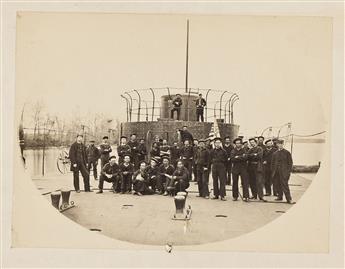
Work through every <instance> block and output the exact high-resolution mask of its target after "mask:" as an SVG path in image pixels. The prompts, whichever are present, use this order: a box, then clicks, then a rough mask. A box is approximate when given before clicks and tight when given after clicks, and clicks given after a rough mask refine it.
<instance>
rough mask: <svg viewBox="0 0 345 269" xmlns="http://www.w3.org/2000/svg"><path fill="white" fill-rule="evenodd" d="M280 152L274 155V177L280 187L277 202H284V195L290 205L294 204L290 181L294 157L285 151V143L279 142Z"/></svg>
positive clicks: (272, 166)
mask: <svg viewBox="0 0 345 269" xmlns="http://www.w3.org/2000/svg"><path fill="white" fill-rule="evenodd" d="M277 147H278V150H277V151H275V152H274V153H273V155H272V164H271V170H272V177H273V178H274V181H276V182H277V185H278V197H277V199H276V200H277V201H281V200H283V194H284V195H285V198H286V201H287V203H289V204H292V203H294V202H293V201H292V198H291V193H290V188H289V179H290V174H291V171H292V157H291V153H290V152H289V151H287V150H286V149H284V141H283V140H280V139H279V140H277Z"/></svg>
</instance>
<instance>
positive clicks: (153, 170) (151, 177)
mask: <svg viewBox="0 0 345 269" xmlns="http://www.w3.org/2000/svg"><path fill="white" fill-rule="evenodd" d="M158 163H159V161H158V160H157V158H155V157H151V161H150V165H149V166H148V167H147V168H146V173H147V179H148V182H149V186H150V188H151V189H152V191H153V192H156V188H157V180H158Z"/></svg>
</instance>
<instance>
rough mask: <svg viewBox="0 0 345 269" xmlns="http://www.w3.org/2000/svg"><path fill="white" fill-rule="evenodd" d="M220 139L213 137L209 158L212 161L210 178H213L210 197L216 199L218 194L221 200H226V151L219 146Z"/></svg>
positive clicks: (220, 143)
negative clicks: (212, 147) (212, 146)
mask: <svg viewBox="0 0 345 269" xmlns="http://www.w3.org/2000/svg"><path fill="white" fill-rule="evenodd" d="M221 145H222V139H220V138H218V137H217V138H215V139H214V147H215V148H214V149H213V150H211V153H210V160H211V162H212V178H213V195H214V197H213V198H212V199H218V198H219V196H220V198H221V200H222V201H226V198H225V196H226V191H225V183H226V168H225V166H226V162H227V154H226V151H225V150H224V149H223V148H222V147H221Z"/></svg>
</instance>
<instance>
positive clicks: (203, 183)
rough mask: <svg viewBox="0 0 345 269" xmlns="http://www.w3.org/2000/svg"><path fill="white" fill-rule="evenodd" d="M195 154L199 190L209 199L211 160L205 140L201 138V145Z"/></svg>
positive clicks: (200, 194)
mask: <svg viewBox="0 0 345 269" xmlns="http://www.w3.org/2000/svg"><path fill="white" fill-rule="evenodd" d="M194 156H195V161H194V162H195V166H196V172H197V177H196V178H197V181H198V191H199V196H200V197H204V198H206V199H209V197H210V191H209V188H208V181H209V177H208V175H209V173H208V169H209V162H210V153H209V151H208V150H207V148H206V145H205V141H204V140H199V147H198V149H197V151H196V154H195V155H194Z"/></svg>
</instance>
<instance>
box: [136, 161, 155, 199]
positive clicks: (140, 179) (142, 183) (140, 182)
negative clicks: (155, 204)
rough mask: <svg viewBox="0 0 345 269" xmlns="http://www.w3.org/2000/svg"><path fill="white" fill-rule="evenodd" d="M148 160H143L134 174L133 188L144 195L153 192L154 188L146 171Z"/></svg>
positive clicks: (137, 193) (138, 193)
mask: <svg viewBox="0 0 345 269" xmlns="http://www.w3.org/2000/svg"><path fill="white" fill-rule="evenodd" d="M146 168H147V166H146V162H144V161H141V162H140V164H139V170H137V171H136V172H135V173H134V174H133V189H134V194H136V195H139V196H141V195H144V194H153V191H152V189H151V188H150V187H149V180H148V175H147V173H146Z"/></svg>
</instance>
